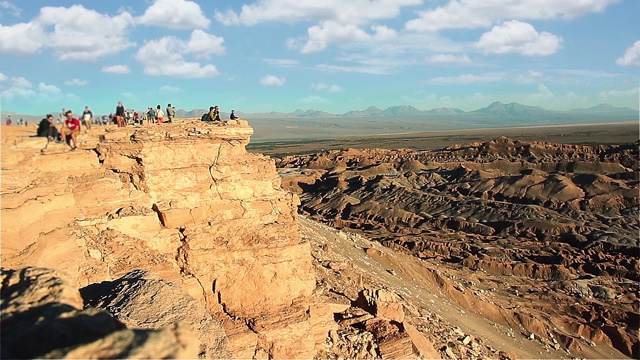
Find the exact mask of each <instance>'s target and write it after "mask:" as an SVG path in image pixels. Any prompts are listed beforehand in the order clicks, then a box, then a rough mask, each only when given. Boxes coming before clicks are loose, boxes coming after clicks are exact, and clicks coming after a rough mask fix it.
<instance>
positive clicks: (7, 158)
mask: <svg viewBox="0 0 640 360" xmlns="http://www.w3.org/2000/svg"><path fill="white" fill-rule="evenodd" d="M11 130H12V129H10V131H11ZM252 131H253V130H252V128H251V127H249V126H248V124H247V122H246V121H242V120H238V121H229V122H228V123H226V124H224V125H223V124H206V123H201V122H183V123H178V124H167V125H161V126H153V127H127V128H119V129H113V128H111V127H106V128H103V129H100V128H99V129H97V130H96V131H94V132H92V133H89V134H83V135H82V136H81V147H80V150H79V151H76V152H69V151H68V150H66V149H67V148H66V147H65V146H64V145H60V144H50V145H49V146H48V147H47V149H45V150H43V151H42V152H41V151H40V149H41V148H42V147H43V146H44V142H45V140H44V139H42V138H30V137H26V136H14V137H9V136H5V133H3V139H2V141H3V142H2V153H3V156H2V263H3V266H5V267H11V268H19V267H23V266H39V267H48V268H52V269H57V270H62V271H65V272H67V273H68V274H69V275H70V276H71V280H70V281H71V282H72V284H74V285H76V286H78V287H84V286H87V285H90V284H93V283H98V282H102V281H111V280H114V279H117V278H119V277H121V276H123V275H125V274H127V273H129V272H130V271H132V270H135V269H143V270H145V271H147V272H149V273H150V274H152V275H153V277H156V278H161V279H164V281H167V282H171V283H173V284H176V285H177V286H179V287H180V288H181V289H182V291H184V292H186V293H187V294H189V295H191V296H193V297H194V298H196V299H197V300H198V301H199V302H200V303H201V304H202V306H204V308H205V309H206V311H207V312H208V313H209V314H211V315H213V316H214V317H215V318H216V319H217V320H218V321H220V322H221V323H222V324H223V326H224V328H225V330H226V332H227V336H228V339H229V344H228V345H229V346H228V349H229V351H231V354H232V355H233V356H235V357H241V358H251V357H254V356H269V357H289V358H292V357H302V358H309V357H312V356H313V355H314V354H315V348H316V345H317V344H320V343H322V342H323V341H324V340H325V339H326V336H327V333H328V331H329V330H331V329H332V328H334V327H336V324H335V323H334V322H333V314H332V313H331V312H330V309H329V308H328V307H327V306H326V305H323V304H318V303H317V302H316V301H315V300H314V299H313V297H312V291H313V289H314V287H315V277H314V274H313V271H312V268H311V256H310V246H309V243H308V242H305V241H301V238H300V232H299V227H298V223H297V221H296V219H297V213H296V207H297V205H298V198H297V196H296V195H292V194H291V193H288V192H286V191H284V190H283V189H282V188H281V186H280V178H279V177H278V174H277V172H276V170H275V166H274V162H273V160H271V159H270V158H268V157H265V156H262V155H255V154H249V153H247V152H246V151H245V145H246V144H247V143H248V142H249V138H250V136H251V134H252ZM138 325H139V324H138Z"/></svg>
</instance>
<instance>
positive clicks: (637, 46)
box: [616, 40, 640, 66]
mask: <svg viewBox="0 0 640 360" xmlns="http://www.w3.org/2000/svg"><path fill="white" fill-rule="evenodd" d="M616 64H618V65H620V66H629V65H640V40H638V41H636V42H635V43H634V44H633V45H631V47H629V48H628V49H627V51H625V53H624V55H623V56H621V57H619V58H618V59H617V60H616Z"/></svg>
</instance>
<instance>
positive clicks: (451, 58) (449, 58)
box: [425, 54, 472, 64]
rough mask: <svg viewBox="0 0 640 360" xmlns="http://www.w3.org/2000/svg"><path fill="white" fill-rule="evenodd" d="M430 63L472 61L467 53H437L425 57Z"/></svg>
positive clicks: (465, 62)
mask: <svg viewBox="0 0 640 360" xmlns="http://www.w3.org/2000/svg"><path fill="white" fill-rule="evenodd" d="M425 61H426V62H427V63H429V64H471V63H472V61H471V59H470V58H469V56H467V55H466V54H463V55H453V54H435V55H431V56H428V57H426V58H425Z"/></svg>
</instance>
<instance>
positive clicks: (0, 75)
mask: <svg viewBox="0 0 640 360" xmlns="http://www.w3.org/2000/svg"><path fill="white" fill-rule="evenodd" d="M7 79H8V77H7V75H5V74H3V73H0V81H5V80H7Z"/></svg>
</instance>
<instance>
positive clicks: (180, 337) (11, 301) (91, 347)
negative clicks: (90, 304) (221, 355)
mask: <svg viewBox="0 0 640 360" xmlns="http://www.w3.org/2000/svg"><path fill="white" fill-rule="evenodd" d="M0 279H1V280H2V288H1V289H0V294H1V295H2V296H1V300H0V308H1V309H2V323H1V324H2V347H1V349H2V350H1V356H2V358H3V359H8V358H45V359H63V358H65V359H77V358H102V359H122V358H195V357H197V355H198V342H197V341H196V340H195V339H194V338H193V335H194V334H193V333H192V332H191V331H190V330H189V329H188V328H187V327H185V326H183V325H181V324H175V323H174V324H169V325H167V326H164V327H159V328H158V329H157V330H131V329H127V328H126V327H125V325H124V324H122V323H121V322H120V321H118V320H116V319H115V318H113V317H111V315H109V314H108V313H107V312H105V311H101V310H98V309H96V308H86V309H84V310H83V306H82V298H81V297H80V292H79V291H78V289H77V288H75V287H74V286H73V285H71V282H70V281H69V279H68V278H66V277H65V276H64V275H63V274H61V273H58V272H56V271H53V270H51V269H44V268H33V267H27V268H22V269H18V270H10V269H4V268H3V269H2V272H1V274H0Z"/></svg>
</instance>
